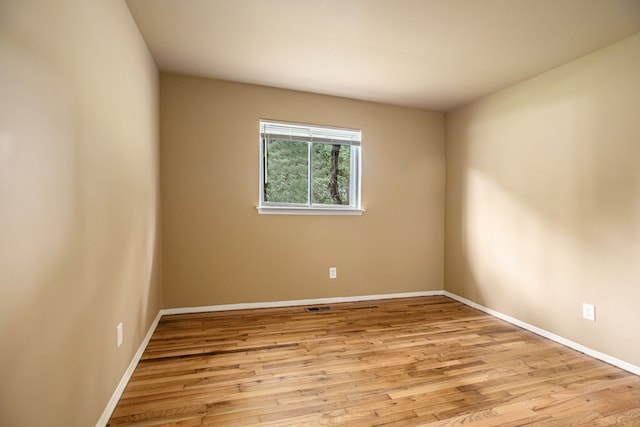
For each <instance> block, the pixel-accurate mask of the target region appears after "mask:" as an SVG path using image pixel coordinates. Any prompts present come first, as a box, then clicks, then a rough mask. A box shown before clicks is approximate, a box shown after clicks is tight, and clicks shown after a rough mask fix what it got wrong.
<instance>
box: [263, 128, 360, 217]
mask: <svg viewBox="0 0 640 427" xmlns="http://www.w3.org/2000/svg"><path fill="white" fill-rule="evenodd" d="M260 137H261V144H260V148H261V150H260V151H261V162H260V164H261V173H260V208H268V207H273V208H286V207H290V208H296V209H306V210H313V209H327V208H329V209H344V210H358V211H360V140H361V133H360V131H359V130H351V129H340V128H330V127H325V126H314V125H303V124H295V123H284V122H273V121H266V120H261V121H260ZM259 211H260V209H259ZM288 213H293V212H288Z"/></svg>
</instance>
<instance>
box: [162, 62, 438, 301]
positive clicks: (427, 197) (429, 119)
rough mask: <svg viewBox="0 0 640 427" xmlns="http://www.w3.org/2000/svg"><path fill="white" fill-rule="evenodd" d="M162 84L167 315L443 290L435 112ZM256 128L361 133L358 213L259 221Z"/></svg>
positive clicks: (234, 87) (195, 81) (190, 82)
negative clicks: (332, 270)
mask: <svg viewBox="0 0 640 427" xmlns="http://www.w3.org/2000/svg"><path fill="white" fill-rule="evenodd" d="M160 87H161V96H160V99H161V103H160V106H161V107H160V124H161V154H160V165H161V166H160V170H161V187H162V201H161V205H162V217H163V223H162V235H163V286H164V297H165V306H166V307H185V306H203V305H213V304H227V303H244V302H261V301H281V300H297V299H306V298H323V297H335V296H354V295H375V294H389V293H399V292H414V291H426V290H433V289H442V287H443V281H442V280H443V245H444V242H443V224H444V216H443V215H444V140H443V129H444V124H443V116H442V115H441V114H435V113H428V112H425V111H421V110H415V109H409V108H400V107H394V106H389V105H381V104H374V103H367V102H360V101H353V100H347V99H341V98H334V97H328V96H320V95H312V94H307V93H300V92H293V91H286V90H279V89H272V88H265V87H259V86H251V85H242V84H235V83H227V82H221V81H215V80H206V79H199V78H194V77H185V76H178V75H167V74H162V75H161V85H160ZM260 118H268V119H276V120H284V121H291V122H303V123H313V124H324V125H334V126H341V127H349V128H358V129H362V139H363V142H362V165H363V166H362V204H363V207H364V208H365V209H366V210H367V211H366V212H365V213H364V215H362V216H359V217H347V216H282V215H259V214H258V213H257V212H256V209H255V207H256V205H257V203H258V196H259V190H258V186H259V160H260V158H259V157H260V156H259V128H258V120H259V119H260ZM329 267H337V269H338V278H337V279H335V280H329V278H328V268H329Z"/></svg>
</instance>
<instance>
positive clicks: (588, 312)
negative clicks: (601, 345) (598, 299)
mask: <svg viewBox="0 0 640 427" xmlns="http://www.w3.org/2000/svg"><path fill="white" fill-rule="evenodd" d="M582 317H584V318H585V319H587V320H593V321H595V320H596V307H595V306H594V305H593V304H587V303H583V304H582Z"/></svg>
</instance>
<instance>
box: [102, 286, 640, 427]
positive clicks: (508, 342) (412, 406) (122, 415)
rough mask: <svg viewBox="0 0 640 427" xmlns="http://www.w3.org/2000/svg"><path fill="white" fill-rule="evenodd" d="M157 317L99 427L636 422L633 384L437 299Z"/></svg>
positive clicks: (639, 417) (639, 383)
mask: <svg viewBox="0 0 640 427" xmlns="http://www.w3.org/2000/svg"><path fill="white" fill-rule="evenodd" d="M332 308H333V310H331V311H325V312H316V313H307V312H305V311H304V307H286V308H268V309H255V310H237V311H229V312H214V313H192V314H184V315H171V316H164V317H163V318H162V319H161V320H160V322H159V324H158V327H157V329H156V331H155V333H154V334H153V336H152V338H151V341H150V342H149V345H148V347H147V349H146V350H145V352H144V354H143V356H142V358H141V361H140V363H139V364H138V367H137V368H136V370H135V372H134V374H133V376H132V378H131V381H130V382H129V384H128V385H127V387H126V389H125V392H124V393H123V395H122V398H121V399H120V402H119V403H118V405H117V406H116V409H115V410H114V413H113V415H112V417H111V419H110V421H109V426H125V425H126V426H136V427H156V426H181V427H191V426H201V425H224V426H236V425H237V426H260V427H264V426H292V425H341V426H352V427H368V426H382V425H387V426H419V425H420V426H432V427H435V426H445V425H446V426H452V425H464V426H467V425H471V426H492V427H493V426H501V427H509V426H536V427H542V426H557V425H596V426H612V425H640V378H639V377H637V376H634V375H632V374H630V373H628V372H625V371H622V370H620V369H618V368H615V367H612V366H610V365H608V364H606V363H603V362H601V361H598V360H595V359H592V358H590V357H588V356H585V355H584V354H581V353H578V352H576V351H574V350H571V349H568V348H565V347H563V346H561V345H559V344H557V343H554V342H551V341H549V340H546V339H544V338H541V337H540V336H538V335H535V334H532V333H530V332H527V331H525V330H522V329H520V328H517V327H515V326H513V325H510V324H508V323H506V322H503V321H501V320H499V319H495V318H493V317H491V316H489V315H486V314H484V313H481V312H479V311H477V310H475V309H472V308H470V307H467V306H465V305H463V304H461V303H459V302H457V301H454V300H451V299H449V298H446V297H420V298H405V299H394V300H386V301H375V302H374V303H373V302H371V301H369V302H351V303H342V304H333V305H332Z"/></svg>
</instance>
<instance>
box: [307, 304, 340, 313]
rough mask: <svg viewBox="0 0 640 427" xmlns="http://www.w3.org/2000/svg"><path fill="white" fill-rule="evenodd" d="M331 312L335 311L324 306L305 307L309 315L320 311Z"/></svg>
mask: <svg viewBox="0 0 640 427" xmlns="http://www.w3.org/2000/svg"><path fill="white" fill-rule="evenodd" d="M331 310H333V309H332V308H331V307H329V306H328V305H324V306H322V307H305V309H304V311H306V312H307V313H317V312H319V311H331Z"/></svg>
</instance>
